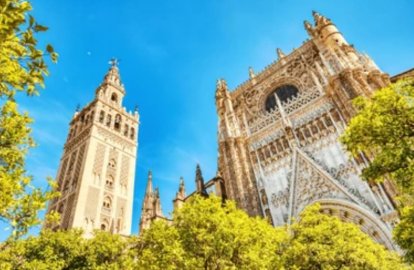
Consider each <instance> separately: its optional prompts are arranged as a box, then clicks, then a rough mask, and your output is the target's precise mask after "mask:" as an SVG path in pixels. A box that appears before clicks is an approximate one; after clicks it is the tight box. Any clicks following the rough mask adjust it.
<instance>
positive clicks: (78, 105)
mask: <svg viewBox="0 0 414 270" xmlns="http://www.w3.org/2000/svg"><path fill="white" fill-rule="evenodd" d="M79 111H80V104H79V103H78V104H77V105H76V109H75V112H79Z"/></svg>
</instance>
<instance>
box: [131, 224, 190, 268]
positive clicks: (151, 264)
mask: <svg viewBox="0 0 414 270" xmlns="http://www.w3.org/2000/svg"><path fill="white" fill-rule="evenodd" d="M132 242H133V243H134V244H133V248H132V249H133V252H134V254H135V256H136V258H137V260H136V265H135V266H136V268H137V269H149V270H157V269H165V270H175V269H177V270H178V269H189V268H188V266H189V265H192V264H193V263H192V262H191V259H190V258H188V256H186V254H185V251H184V248H183V246H182V244H181V241H180V236H179V234H178V231H177V229H176V228H175V227H174V226H171V225H169V224H167V222H166V221H165V220H158V221H155V222H154V223H152V224H151V227H150V228H149V229H148V230H147V231H145V232H144V233H143V234H142V235H141V236H140V237H138V238H135V239H134V240H132Z"/></svg>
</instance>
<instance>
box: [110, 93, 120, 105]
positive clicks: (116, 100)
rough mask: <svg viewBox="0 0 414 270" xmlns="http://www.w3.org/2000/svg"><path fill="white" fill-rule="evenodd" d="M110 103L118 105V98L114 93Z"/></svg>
mask: <svg viewBox="0 0 414 270" xmlns="http://www.w3.org/2000/svg"><path fill="white" fill-rule="evenodd" d="M111 101H113V102H116V103H118V96H117V94H115V93H112V95H111Z"/></svg>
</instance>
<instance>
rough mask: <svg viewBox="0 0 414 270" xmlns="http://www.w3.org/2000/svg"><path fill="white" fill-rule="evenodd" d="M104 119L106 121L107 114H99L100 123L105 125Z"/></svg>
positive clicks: (101, 112)
mask: <svg viewBox="0 0 414 270" xmlns="http://www.w3.org/2000/svg"><path fill="white" fill-rule="evenodd" d="M104 119H105V112H104V111H100V112H99V123H103V121H104Z"/></svg>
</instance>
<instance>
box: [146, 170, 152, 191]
mask: <svg viewBox="0 0 414 270" xmlns="http://www.w3.org/2000/svg"><path fill="white" fill-rule="evenodd" d="M149 194H152V172H151V170H149V171H148V178H147V188H146V189H145V196H147V195H149Z"/></svg>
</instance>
